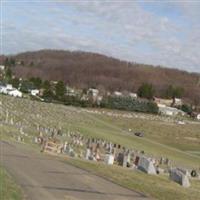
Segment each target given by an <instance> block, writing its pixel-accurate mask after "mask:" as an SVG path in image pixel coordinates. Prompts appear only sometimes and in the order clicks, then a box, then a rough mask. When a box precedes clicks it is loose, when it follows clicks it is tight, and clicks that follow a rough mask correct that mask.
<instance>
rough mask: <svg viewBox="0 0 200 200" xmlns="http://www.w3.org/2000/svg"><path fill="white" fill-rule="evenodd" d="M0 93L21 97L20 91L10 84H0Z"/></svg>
mask: <svg viewBox="0 0 200 200" xmlns="http://www.w3.org/2000/svg"><path fill="white" fill-rule="evenodd" d="M0 93H2V94H8V95H10V96H14V97H22V92H20V91H19V90H17V89H16V88H13V87H12V85H11V84H7V85H0Z"/></svg>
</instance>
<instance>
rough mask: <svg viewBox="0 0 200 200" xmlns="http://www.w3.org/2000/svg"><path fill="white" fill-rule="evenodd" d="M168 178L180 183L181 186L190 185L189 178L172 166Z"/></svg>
mask: <svg viewBox="0 0 200 200" xmlns="http://www.w3.org/2000/svg"><path fill="white" fill-rule="evenodd" d="M169 178H170V180H172V181H174V182H176V183H178V184H180V185H182V186H183V187H190V182H189V178H188V176H187V175H185V174H184V173H183V172H182V171H180V170H179V169H176V168H173V169H171V170H170V173H169Z"/></svg>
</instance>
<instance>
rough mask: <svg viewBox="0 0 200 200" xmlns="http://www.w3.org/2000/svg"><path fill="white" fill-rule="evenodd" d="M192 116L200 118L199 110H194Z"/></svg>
mask: <svg viewBox="0 0 200 200" xmlns="http://www.w3.org/2000/svg"><path fill="white" fill-rule="evenodd" d="M191 117H193V118H194V119H197V120H200V113H198V112H192V115H191Z"/></svg>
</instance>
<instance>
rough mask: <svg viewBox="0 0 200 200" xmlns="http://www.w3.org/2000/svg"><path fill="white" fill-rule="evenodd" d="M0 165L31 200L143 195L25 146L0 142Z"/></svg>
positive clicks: (128, 199)
mask: <svg viewBox="0 0 200 200" xmlns="http://www.w3.org/2000/svg"><path fill="white" fill-rule="evenodd" d="M0 146H1V164H2V165H3V166H4V167H5V168H6V169H7V170H8V172H9V173H10V174H11V175H12V176H13V177H14V178H15V180H16V182H17V183H18V184H19V185H20V186H21V187H22V189H23V190H24V193H25V198H26V199H31V200H44V199H48V200H65V199H66V200H67V199H71V200H98V199H104V200H110V199H112V200H140V199H148V198H147V197H145V196H144V195H143V194H140V193H137V192H134V191H131V190H128V189H125V188H123V187H121V186H119V185H116V184H114V183H112V182H109V181H107V180H105V179H103V178H101V177H98V176H95V175H93V174H90V173H89V172H86V171H84V170H82V169H79V168H76V167H74V166H71V165H69V164H66V163H64V162H62V161H60V160H59V159H58V158H56V157H52V156H48V155H44V154H42V153H41V154H39V153H37V152H34V151H32V150H30V149H29V148H27V147H25V146H24V145H20V144H15V143H11V142H5V141H0Z"/></svg>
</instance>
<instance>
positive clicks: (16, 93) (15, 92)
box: [8, 88, 22, 97]
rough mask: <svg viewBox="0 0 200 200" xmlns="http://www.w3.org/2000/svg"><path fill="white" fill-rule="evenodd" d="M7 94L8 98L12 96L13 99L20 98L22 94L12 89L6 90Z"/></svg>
mask: <svg viewBox="0 0 200 200" xmlns="http://www.w3.org/2000/svg"><path fill="white" fill-rule="evenodd" d="M8 94H9V95H10V96H14V97H22V92H20V91H19V90H17V89H15V88H14V89H12V90H8Z"/></svg>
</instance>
